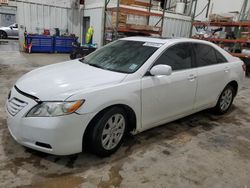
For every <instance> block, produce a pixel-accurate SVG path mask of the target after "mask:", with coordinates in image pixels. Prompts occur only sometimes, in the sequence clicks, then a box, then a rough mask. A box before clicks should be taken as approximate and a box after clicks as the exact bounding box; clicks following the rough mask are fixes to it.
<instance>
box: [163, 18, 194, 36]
mask: <svg viewBox="0 0 250 188" xmlns="http://www.w3.org/2000/svg"><path fill="white" fill-rule="evenodd" d="M190 27H191V22H190V21H187V20H181V19H176V18H165V21H164V25H163V33H162V35H163V37H172V36H174V37H189V30H190Z"/></svg>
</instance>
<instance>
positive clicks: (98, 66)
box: [86, 63, 104, 69]
mask: <svg viewBox="0 0 250 188" xmlns="http://www.w3.org/2000/svg"><path fill="white" fill-rule="evenodd" d="M86 64H88V65H90V66H93V67H96V68H100V69H104V68H103V67H102V66H100V65H97V64H90V63H86Z"/></svg>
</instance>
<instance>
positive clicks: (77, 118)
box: [6, 89, 94, 155]
mask: <svg viewBox="0 0 250 188" xmlns="http://www.w3.org/2000/svg"><path fill="white" fill-rule="evenodd" d="M13 97H15V98H18V99H20V100H22V101H25V102H26V103H27V105H26V106H25V107H24V108H23V109H21V110H20V111H19V112H18V113H17V114H15V115H13V114H12V115H11V113H10V112H9V110H8V109H7V110H6V111H7V114H8V117H7V125H8V129H9V131H10V134H11V135H12V137H13V138H14V139H15V140H16V141H17V142H18V143H20V144H22V145H24V146H26V147H30V148H33V149H35V150H39V151H42V152H46V153H50V154H55V155H70V154H74V153H79V152H81V151H82V140H83V139H82V138H83V134H84V131H85V129H86V127H87V125H88V124H89V122H90V120H91V119H92V118H93V117H94V114H84V115H78V114H75V113H73V114H70V115H66V116H58V117H25V115H26V114H27V112H28V111H29V110H30V109H31V108H32V107H34V106H35V105H36V104H37V103H36V101H34V100H33V99H30V98H28V97H26V96H23V95H21V94H20V93H18V92H17V91H16V90H15V89H12V92H11V98H13ZM11 98H10V99H11ZM8 102H9V101H7V103H6V106H8Z"/></svg>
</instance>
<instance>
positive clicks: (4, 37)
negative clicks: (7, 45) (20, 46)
mask: <svg viewBox="0 0 250 188" xmlns="http://www.w3.org/2000/svg"><path fill="white" fill-rule="evenodd" d="M7 38H8V35H7V33H5V32H4V31H0V39H7Z"/></svg>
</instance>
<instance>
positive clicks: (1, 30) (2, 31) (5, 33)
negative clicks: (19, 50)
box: [0, 29, 8, 37]
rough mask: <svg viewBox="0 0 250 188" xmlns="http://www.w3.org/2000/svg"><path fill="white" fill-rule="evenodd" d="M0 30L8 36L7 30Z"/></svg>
mask: <svg viewBox="0 0 250 188" xmlns="http://www.w3.org/2000/svg"><path fill="white" fill-rule="evenodd" d="M0 32H3V33H5V35H6V36H7V37H8V33H7V32H6V31H4V30H2V29H0Z"/></svg>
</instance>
